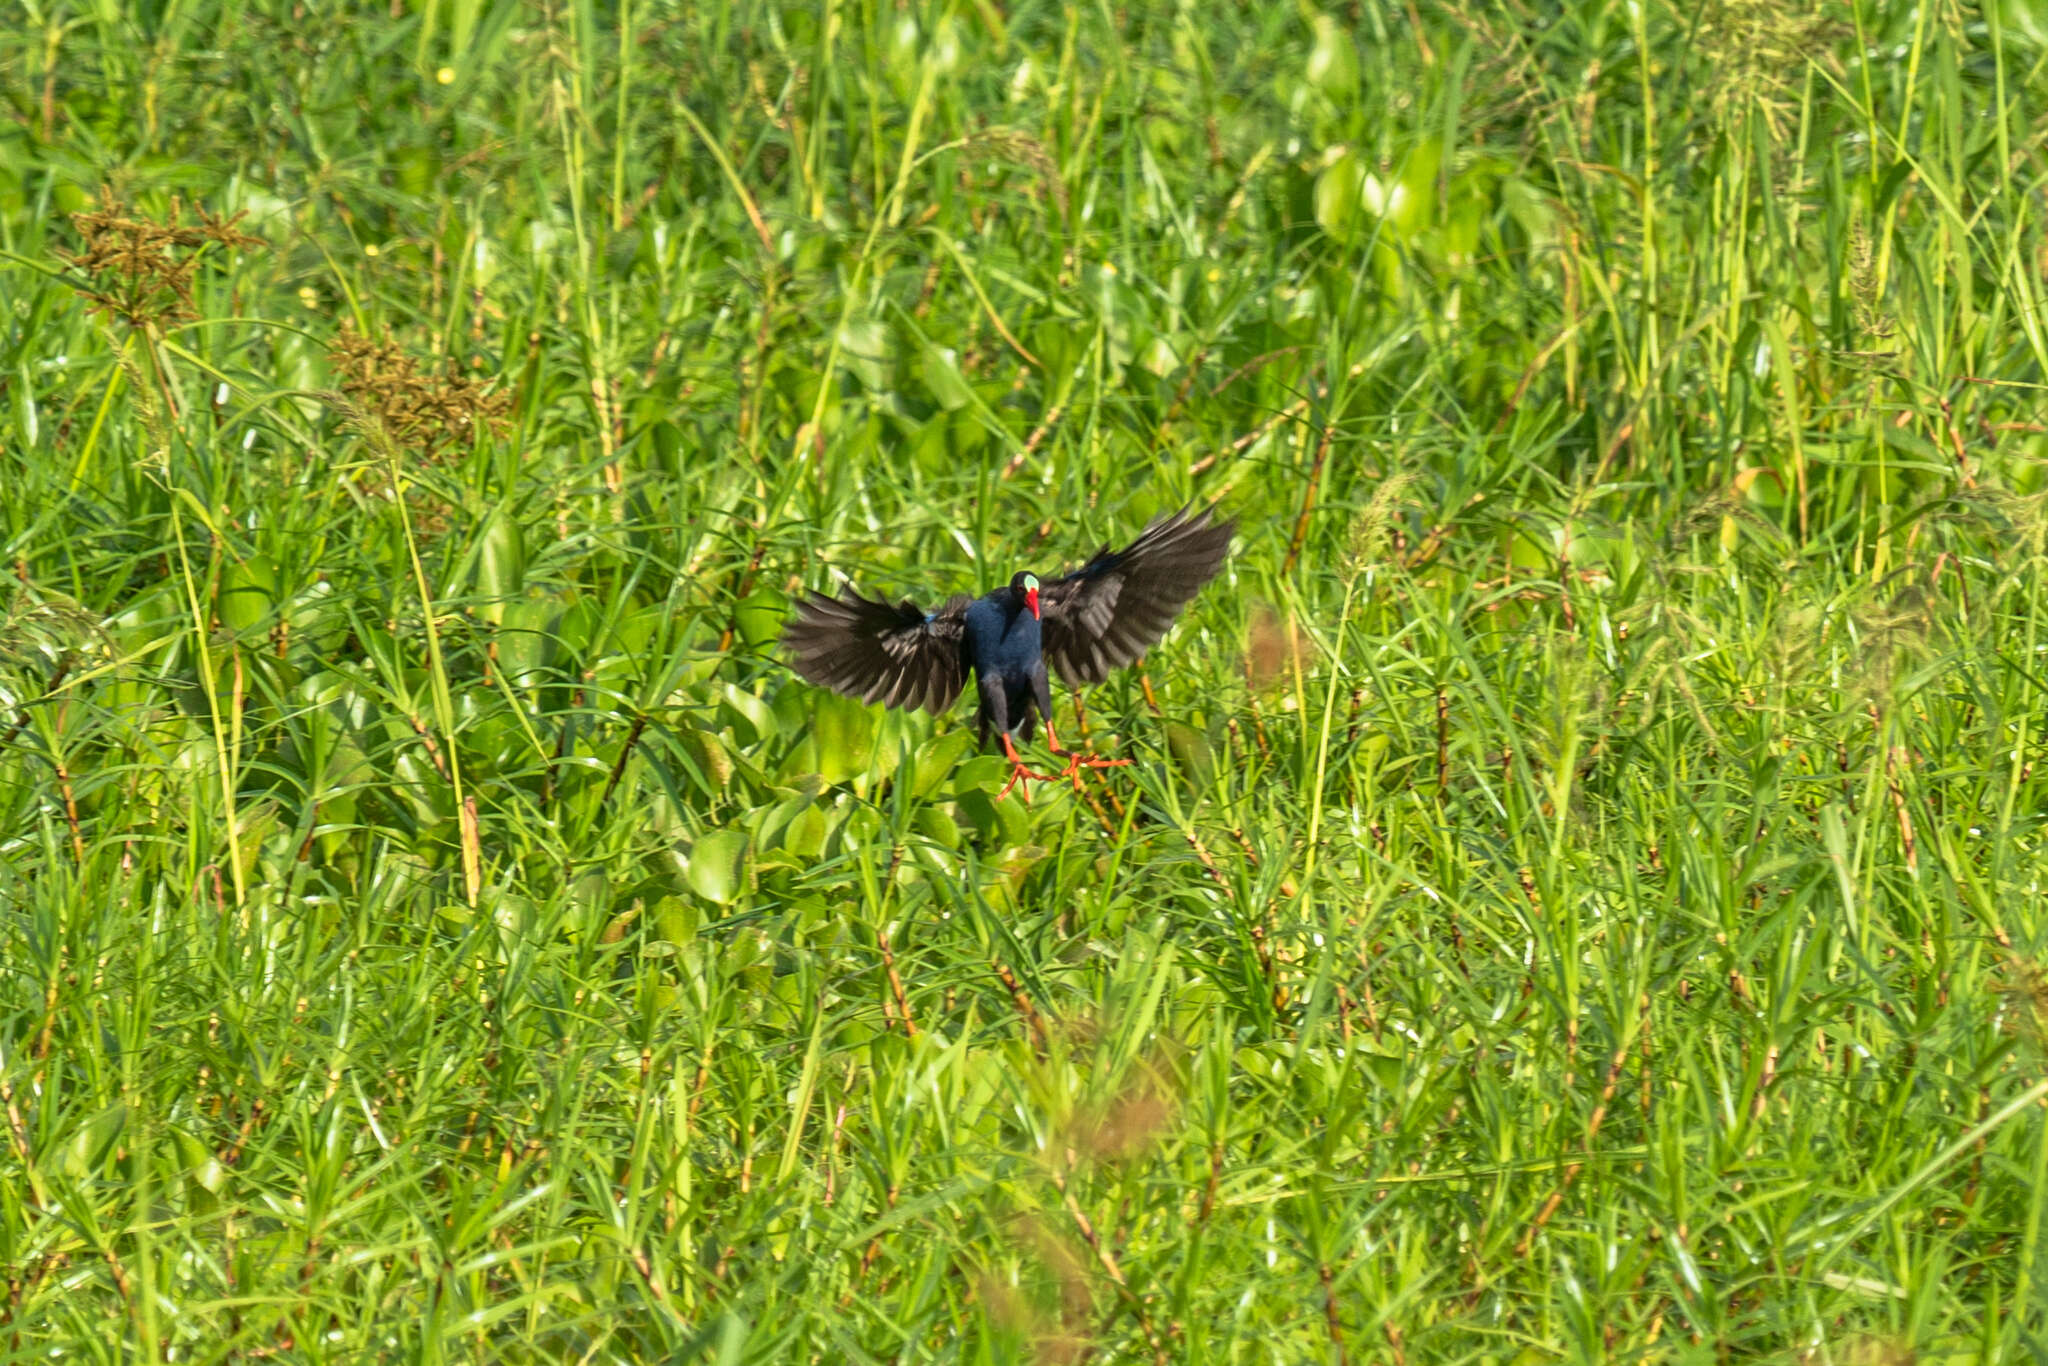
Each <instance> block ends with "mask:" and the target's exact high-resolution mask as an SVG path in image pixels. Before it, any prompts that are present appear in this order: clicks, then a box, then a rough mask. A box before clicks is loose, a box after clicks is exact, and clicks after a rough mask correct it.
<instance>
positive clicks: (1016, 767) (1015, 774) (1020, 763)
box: [996, 731, 1052, 802]
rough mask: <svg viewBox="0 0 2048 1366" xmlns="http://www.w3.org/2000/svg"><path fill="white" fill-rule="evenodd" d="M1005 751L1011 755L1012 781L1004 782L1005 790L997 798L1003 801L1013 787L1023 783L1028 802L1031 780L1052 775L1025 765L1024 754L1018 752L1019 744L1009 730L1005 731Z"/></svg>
mask: <svg viewBox="0 0 2048 1366" xmlns="http://www.w3.org/2000/svg"><path fill="white" fill-rule="evenodd" d="M1003 753H1005V754H1007V755H1009V756H1010V781H1008V782H1007V783H1004V784H1003V790H1002V791H1001V792H998V793H997V794H996V800H997V801H1001V800H1002V799H1003V798H1005V797H1007V796H1009V795H1010V789H1011V788H1013V787H1016V786H1018V785H1019V784H1022V785H1023V788H1024V800H1025V801H1027V802H1028V801H1030V800H1031V780H1032V779H1033V778H1038V779H1045V778H1049V777H1051V776H1052V775H1050V774H1047V773H1038V772H1035V771H1033V770H1032V769H1030V768H1027V767H1025V764H1024V756H1023V755H1021V754H1019V753H1018V752H1017V746H1016V744H1015V742H1013V741H1012V740H1011V739H1010V733H1009V732H1008V731H1004V732H1003Z"/></svg>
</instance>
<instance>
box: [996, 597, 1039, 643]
mask: <svg viewBox="0 0 2048 1366" xmlns="http://www.w3.org/2000/svg"><path fill="white" fill-rule="evenodd" d="M1003 634H1004V635H1006V636H1021V637H1023V638H1024V639H1026V640H1036V639H1038V618H1037V617H1034V616H1032V615H1031V609H1030V608H1029V607H1026V606H1025V605H1024V601H1023V599H1022V598H1019V599H1018V600H1017V601H1016V602H1014V603H1012V604H1011V606H1010V622H1009V625H1007V626H1006V627H1004V628H1003Z"/></svg>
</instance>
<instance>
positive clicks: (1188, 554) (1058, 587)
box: [782, 504, 1237, 801]
mask: <svg viewBox="0 0 2048 1366" xmlns="http://www.w3.org/2000/svg"><path fill="white" fill-rule="evenodd" d="M1236 531H1237V521H1236V519H1235V518H1230V519H1226V520H1217V518H1216V515H1215V510H1214V509H1213V508H1205V509H1203V510H1202V511H1200V512H1196V511H1194V510H1193V506H1192V504H1190V505H1189V506H1187V507H1183V508H1181V509H1180V510H1179V511H1177V512H1173V513H1169V514H1166V515H1164V516H1161V517H1157V518H1154V519H1153V520H1152V522H1151V523H1150V524H1148V525H1147V526H1146V527H1145V529H1144V530H1143V531H1142V532H1140V533H1139V535H1138V537H1137V539H1136V540H1134V541H1132V542H1131V543H1130V544H1129V545H1127V546H1125V547H1123V548H1122V549H1121V550H1115V549H1111V548H1110V547H1109V546H1106V545H1105V546H1104V547H1103V548H1102V549H1101V550H1100V551H1098V552H1097V553H1096V555H1095V557H1094V558H1093V559H1091V560H1089V561H1088V562H1087V563H1086V564H1084V565H1082V566H1081V567H1080V568H1079V569H1076V570H1073V571H1071V572H1069V573H1066V574H1063V575H1061V576H1060V577H1058V578H1052V579H1046V580H1043V581H1041V580H1040V579H1039V577H1038V576H1037V575H1036V574H1034V573H1032V572H1031V571H1029V570H1019V571H1018V572H1017V573H1016V574H1015V575H1014V576H1012V578H1011V579H1010V581H1009V582H1008V583H1006V584H1004V585H1003V586H1002V587H1000V588H998V589H996V590H995V591H993V592H991V593H988V594H985V595H984V596H982V597H979V598H973V597H969V596H968V595H967V594H965V593H958V594H955V595H954V596H952V597H950V598H948V599H947V600H946V602H945V604H944V605H943V606H941V607H939V608H938V609H937V610H936V611H927V610H925V609H924V608H923V607H920V606H918V604H917V603H916V602H914V601H912V600H911V599H909V598H904V599H902V600H900V601H897V602H894V603H891V602H889V601H888V600H887V599H885V598H870V597H867V596H866V595H864V594H862V593H861V592H860V591H859V590H858V589H855V588H853V587H852V586H851V585H848V586H847V587H846V588H845V589H844V590H842V591H841V592H840V593H839V594H837V595H836V596H835V595H828V594H825V593H820V592H815V591H813V592H810V593H806V594H804V595H803V596H802V597H801V598H800V599H799V601H798V603H797V606H796V611H795V613H794V614H793V615H792V616H791V618H790V620H789V622H788V624H787V625H786V626H785V627H784V629H783V634H782V643H783V647H784V648H785V649H786V650H787V651H788V655H789V661H790V665H791V667H792V668H794V669H795V671H796V673H797V674H798V676H799V677H801V678H803V679H805V680H806V681H808V682H811V683H815V684H817V685H818V686H820V687H824V688H829V689H831V690H832V691H833V692H836V693H839V694H841V695H843V696H846V697H852V698H857V699H859V700H860V701H862V702H868V703H874V702H879V703H881V704H882V705H883V706H885V707H901V708H905V709H909V710H916V709H919V708H922V709H924V710H926V711H929V712H931V713H933V714H934V715H937V714H941V713H944V712H945V711H947V710H948V709H950V708H951V707H952V706H953V704H954V702H955V701H956V700H957V699H958V698H959V696H960V693H961V691H962V690H963V689H964V688H965V687H966V686H967V679H968V676H969V675H970V674H972V675H973V677H974V682H975V695H976V706H975V720H976V723H977V725H978V727H979V733H980V742H981V747H982V748H983V749H987V748H988V744H989V737H990V735H991V734H994V735H999V736H1000V737H1001V738H1002V745H1003V753H1004V754H1005V755H1006V756H1007V757H1008V758H1009V760H1010V766H1011V767H1010V780H1009V781H1008V782H1007V783H1005V784H1004V785H1003V790H1002V792H1001V793H999V794H998V798H999V799H1000V798H1001V797H1007V796H1008V795H1009V794H1010V789H1011V788H1012V787H1015V786H1017V785H1018V784H1020V783H1021V784H1023V796H1024V799H1025V800H1026V801H1029V800H1030V798H1031V786H1030V785H1031V782H1032V781H1033V780H1040V781H1052V782H1060V781H1063V780H1066V779H1072V781H1073V784H1074V787H1075V790H1076V791H1079V790H1081V770H1082V769H1083V768H1114V767H1119V766H1122V765H1125V764H1128V763H1129V762H1130V760H1128V759H1101V758H1095V757H1091V756H1086V755H1082V754H1079V753H1072V752H1069V751H1066V750H1063V749H1061V748H1060V742H1059V735H1058V734H1057V732H1055V731H1054V729H1053V720H1052V688H1051V685H1050V683H1049V681H1048V677H1047V669H1048V665H1049V666H1050V667H1051V669H1053V670H1056V671H1058V673H1059V675H1060V677H1061V678H1063V679H1065V680H1066V681H1067V682H1068V683H1069V684H1070V685H1072V686H1074V687H1076V688H1079V687H1082V686H1085V685H1087V684H1091V683H1100V682H1102V681H1103V680H1104V679H1106V678H1108V677H1109V675H1110V673H1111V672H1112V671H1114V670H1116V669H1121V668H1123V667H1125V666H1126V665H1129V664H1134V663H1136V662H1137V661H1139V660H1140V659H1143V658H1144V657H1145V652H1146V651H1147V650H1149V649H1151V648H1152V646H1154V645H1155V644H1157V643H1158V642H1159V639H1160V637H1162V636H1164V635H1165V634H1166V632H1167V631H1168V629H1170V628H1171V627H1172V625H1173V623H1174V619H1175V618H1176V617H1178V616H1179V615H1180V613H1181V609H1182V608H1184V607H1186V606H1187V605H1188V603H1189V602H1190V601H1192V600H1193V598H1194V596H1195V594H1196V593H1198V592H1200V591H1201V589H1202V586H1203V585H1204V584H1206V583H1208V582H1209V580H1210V579H1212V578H1214V577H1215V576H1216V573H1217V571H1218V570H1220V569H1221V568H1222V567H1223V561H1224V557H1225V556H1226V555H1227V554H1228V553H1229V551H1230V542H1231V538H1232V537H1233V536H1234V535H1235V534H1236ZM1034 711H1035V712H1036V717H1034V715H1033V713H1034ZM1038 717H1042V718H1044V721H1045V738H1046V744H1047V747H1048V748H1049V749H1050V750H1051V751H1052V753H1053V755H1054V757H1055V758H1064V759H1066V761H1067V766H1066V768H1065V769H1064V770H1062V771H1061V772H1058V773H1047V772H1043V771H1038V770H1034V769H1032V768H1030V767H1029V766H1028V765H1027V764H1026V763H1025V762H1024V758H1023V756H1022V755H1021V754H1020V753H1019V752H1018V750H1017V743H1018V741H1019V740H1021V741H1022V742H1023V743H1024V744H1026V745H1028V744H1030V743H1031V739H1032V735H1033V733H1034V728H1035V722H1036V719H1037V718H1038Z"/></svg>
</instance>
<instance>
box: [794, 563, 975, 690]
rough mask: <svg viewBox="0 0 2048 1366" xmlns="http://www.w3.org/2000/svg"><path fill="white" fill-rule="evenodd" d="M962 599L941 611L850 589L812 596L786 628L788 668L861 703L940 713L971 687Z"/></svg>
mask: <svg viewBox="0 0 2048 1366" xmlns="http://www.w3.org/2000/svg"><path fill="white" fill-rule="evenodd" d="M971 601H972V599H971V598H968V597H967V596H966V595H965V594H961V595H958V596H955V597H953V598H950V599H948V600H947V602H946V605H945V606H943V607H941V608H940V609H939V610H938V611H936V612H927V611H925V610H924V609H923V608H922V607H919V606H918V605H917V604H916V603H914V602H912V601H911V600H910V599H908V598H905V599H903V600H902V601H900V602H897V603H893V604H892V603H889V602H886V601H884V600H882V599H880V598H869V597H864V596H862V595H861V594H860V593H859V592H857V591H855V590H854V589H852V588H848V589H846V590H845V591H844V592H843V593H841V594H840V595H839V596H838V597H836V598H835V597H830V596H827V595H826V594H824V593H808V594H806V595H805V596H804V597H803V599H802V600H801V601H800V602H799V603H798V604H797V610H796V615H795V616H793V617H792V618H791V619H790V621H789V624H788V625H787V626H785V627H784V628H783V631H782V644H783V648H784V649H786V650H788V651H789V656H790V666H791V667H792V668H794V669H795V670H796V672H797V673H798V675H799V676H801V677H802V678H804V679H805V680H807V681H809V682H812V683H815V684H817V685H818V686H819V687H822V688H830V689H831V690H832V691H833V692H836V693H840V694H842V695H844V696H847V697H854V698H858V699H859V700H861V701H863V702H880V703H881V704H882V705H883V706H885V707H907V708H910V709H913V710H915V709H917V708H920V707H921V708H923V709H924V710H926V711H931V712H941V711H944V710H945V709H946V708H948V707H950V706H952V705H953V702H954V699H956V698H957V697H959V696H960V689H961V688H962V687H964V686H965V685H966V681H967V663H966V657H965V654H964V652H963V650H962V648H961V647H962V643H963V641H964V640H965V637H966V612H967V605H968V603H969V602H971Z"/></svg>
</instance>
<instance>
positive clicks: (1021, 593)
mask: <svg viewBox="0 0 2048 1366" xmlns="http://www.w3.org/2000/svg"><path fill="white" fill-rule="evenodd" d="M1010 591H1011V592H1012V593H1015V594H1016V595H1017V596H1018V597H1020V598H1022V599H1024V606H1025V607H1026V608H1027V609H1029V611H1030V613H1031V619H1032V620H1033V621H1036V620H1038V575H1036V574H1019V575H1017V577H1016V578H1014V579H1011V580H1010Z"/></svg>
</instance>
